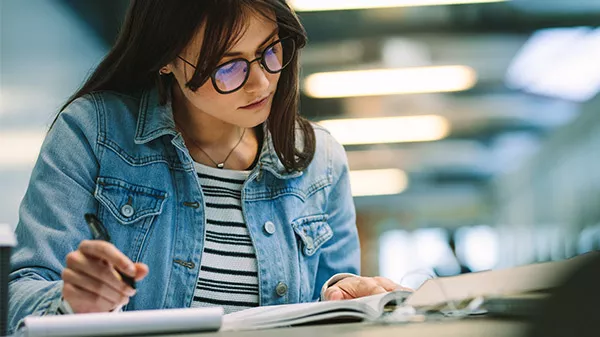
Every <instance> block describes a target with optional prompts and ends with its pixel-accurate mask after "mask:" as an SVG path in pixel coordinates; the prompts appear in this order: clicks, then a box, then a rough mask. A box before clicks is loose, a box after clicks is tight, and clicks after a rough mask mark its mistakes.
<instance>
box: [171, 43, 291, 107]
mask: <svg viewBox="0 0 600 337" xmlns="http://www.w3.org/2000/svg"><path fill="white" fill-rule="evenodd" d="M288 40H289V41H290V43H291V45H292V51H291V55H292V56H290V59H289V60H288V61H287V63H285V64H283V65H282V66H281V68H280V69H279V70H276V71H273V70H271V69H269V66H268V65H267V62H266V61H265V52H266V51H267V50H269V49H270V48H271V47H273V46H274V45H276V44H278V43H281V46H282V53H283V52H284V50H283V41H286V42H287V41H288ZM294 53H296V41H294V39H293V38H292V37H291V36H288V37H284V38H282V39H279V40H277V41H274V42H273V43H271V44H269V45H268V46H266V47H265V49H263V51H262V52H261V53H260V56H259V57H257V58H255V59H254V60H252V61H248V60H247V59H245V58H243V57H239V58H235V59H233V60H229V61H227V62H225V63H222V64H220V65H218V66H216V67H215V69H214V70H213V71H212V73H211V74H210V79H211V82H212V84H213V87H214V88H215V90H216V91H217V92H218V93H220V94H222V95H226V94H231V93H233V92H236V91H238V90H240V89H241V88H242V87H243V86H244V85H245V84H246V82H248V78H250V68H251V67H252V63H254V62H256V61H259V62H260V65H261V68H263V69H265V70H266V71H267V72H268V73H270V74H277V73H280V72H281V71H282V70H283V69H284V68H285V67H287V66H288V65H289V64H290V63H291V61H292V59H293V54H294ZM177 57H178V58H179V59H180V60H182V61H183V62H185V63H187V64H188V65H189V66H190V67H192V68H194V69H196V66H195V65H193V64H192V63H190V62H189V61H188V60H186V59H184V58H183V57H181V56H179V55H177ZM239 61H243V62H246V65H247V67H248V72H247V73H246V77H245V78H244V81H242V83H241V84H240V85H239V86H238V87H237V88H235V89H232V90H228V91H224V90H221V89H219V87H218V86H217V80H216V78H215V76H216V74H217V72H218V71H219V69H221V68H222V67H224V66H227V65H229V64H231V63H234V62H239ZM282 61H283V60H282Z"/></svg>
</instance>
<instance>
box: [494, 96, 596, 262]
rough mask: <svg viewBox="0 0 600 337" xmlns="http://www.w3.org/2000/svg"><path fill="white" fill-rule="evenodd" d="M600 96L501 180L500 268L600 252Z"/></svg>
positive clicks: (498, 213) (498, 214)
mask: <svg viewBox="0 0 600 337" xmlns="http://www.w3.org/2000/svg"><path fill="white" fill-rule="evenodd" d="M599 110H600V97H596V98H595V99H593V100H591V101H589V102H587V103H584V104H583V105H582V113H581V115H580V116H579V117H578V118H577V119H576V120H574V121H573V122H572V123H570V124H569V125H567V126H565V127H563V128H561V129H559V130H557V131H556V132H555V133H553V134H552V135H551V136H550V137H549V139H547V140H546V141H545V142H544V143H543V145H542V148H541V150H540V151H539V152H538V153H537V154H536V155H534V156H533V157H531V158H530V159H528V160H526V161H525V163H524V164H523V166H522V167H521V168H520V169H518V170H517V171H515V172H513V173H511V174H507V175H505V176H501V177H499V178H498V179H497V180H496V181H495V183H494V184H493V188H494V189H495V194H496V197H497V200H496V207H495V209H496V213H495V222H496V224H497V227H498V229H499V230H500V231H501V237H502V240H500V241H501V246H500V250H501V251H502V252H503V254H502V260H501V261H500V263H501V265H519V264H524V263H530V262H534V261H548V260H556V259H563V258H567V257H571V256H574V255H576V254H578V253H583V252H585V251H588V250H592V249H600V235H598V233H599V231H598V228H597V226H598V224H600V206H599V205H600V152H599V151H598V150H599V149H600V114H599V113H598V111H599Z"/></svg>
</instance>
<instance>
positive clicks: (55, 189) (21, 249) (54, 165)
mask: <svg viewBox="0 0 600 337" xmlns="http://www.w3.org/2000/svg"><path fill="white" fill-rule="evenodd" d="M98 120H99V118H98V109H97V107H96V104H95V102H94V100H93V97H91V96H85V97H84V98H80V99H77V100H76V101H74V102H73V103H71V104H70V105H69V106H68V107H67V109H65V111H63V112H62V113H61V114H60V115H59V117H58V119H57V121H56V123H55V124H54V125H53V127H52V128H51V129H50V131H49V132H48V134H47V136H46V138H45V140H44V143H43V145H42V148H41V150H40V154H39V156H38V159H37V162H36V164H35V166H34V169H33V172H32V174H31V178H30V181H29V185H28V187H27V191H26V193H25V196H24V198H23V200H22V202H21V206H20V208H19V222H18V224H17V226H16V229H15V233H16V237H17V242H18V245H17V247H16V248H15V250H14V251H13V254H12V256H11V273H10V275H9V296H10V299H9V312H8V329H9V331H8V333H9V335H10V334H11V333H13V332H14V331H15V330H16V329H17V328H18V326H19V325H20V324H21V322H22V320H23V318H25V317H26V316H28V315H38V316H41V315H53V314H56V313H57V309H58V307H59V306H60V304H61V298H62V281H61V272H62V270H63V268H64V264H65V257H66V255H67V254H68V253H69V252H71V251H73V250H76V249H77V247H78V246H79V243H80V242H81V241H82V240H84V239H89V238H90V236H91V234H90V231H89V229H88V228H87V225H86V224H85V222H84V221H83V214H84V213H86V212H93V213H95V212H96V209H97V203H96V201H95V199H94V188H95V179H96V176H97V172H98V161H97V155H98V149H97V141H96V140H97V137H98V134H99V132H98V128H99V123H98Z"/></svg>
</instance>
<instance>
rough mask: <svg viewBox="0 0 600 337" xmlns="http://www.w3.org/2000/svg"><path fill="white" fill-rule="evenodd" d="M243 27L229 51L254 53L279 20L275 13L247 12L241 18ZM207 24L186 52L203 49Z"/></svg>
mask: <svg viewBox="0 0 600 337" xmlns="http://www.w3.org/2000/svg"><path fill="white" fill-rule="evenodd" d="M240 24H241V26H240V29H239V33H238V34H237V36H233V37H232V38H231V41H232V43H230V44H231V45H228V46H226V49H227V51H239V52H251V53H254V51H255V49H256V48H258V47H259V46H260V45H261V43H262V42H264V39H265V38H266V37H267V36H269V35H270V34H271V33H272V32H273V31H274V30H276V29H277V27H278V26H277V18H276V16H275V14H274V13H272V12H271V13H264V14H262V13H260V12H258V11H251V10H246V11H245V12H244V15H243V16H242V17H241V22H240ZM205 30H206V24H202V25H200V27H199V29H198V31H197V32H196V33H195V34H194V36H193V38H192V40H191V41H190V43H189V44H188V46H187V47H186V52H190V53H191V52H193V51H196V52H197V51H198V50H200V48H202V43H203V41H204V34H205Z"/></svg>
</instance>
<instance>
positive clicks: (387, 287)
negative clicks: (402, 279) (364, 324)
mask: <svg viewBox="0 0 600 337" xmlns="http://www.w3.org/2000/svg"><path fill="white" fill-rule="evenodd" d="M393 290H404V291H412V289H409V288H404V287H402V286H400V285H398V284H396V283H395V282H393V281H392V280H390V279H387V278H385V277H381V276H376V277H364V276H352V277H346V278H344V279H342V280H340V281H338V282H337V283H335V284H334V285H332V286H330V287H329V288H327V290H325V294H324V297H325V300H328V301H329V300H349V299H353V298H358V297H363V296H369V295H375V294H381V293H385V292H389V291H393Z"/></svg>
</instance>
